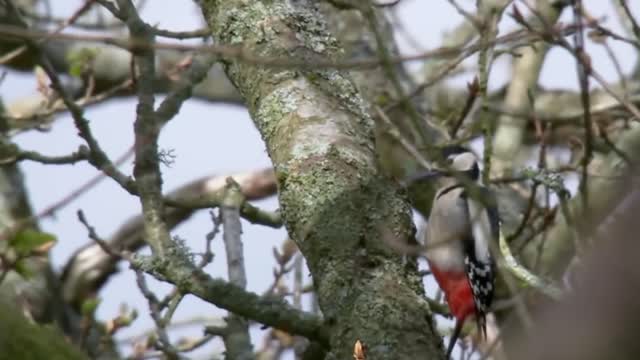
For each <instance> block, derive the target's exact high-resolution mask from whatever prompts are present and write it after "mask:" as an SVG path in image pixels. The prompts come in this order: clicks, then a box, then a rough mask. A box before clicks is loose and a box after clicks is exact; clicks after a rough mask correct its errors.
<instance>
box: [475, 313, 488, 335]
mask: <svg viewBox="0 0 640 360" xmlns="http://www.w3.org/2000/svg"><path fill="white" fill-rule="evenodd" d="M476 325H477V326H478V333H479V334H481V335H482V339H484V340H487V317H486V316H485V315H484V314H476Z"/></svg>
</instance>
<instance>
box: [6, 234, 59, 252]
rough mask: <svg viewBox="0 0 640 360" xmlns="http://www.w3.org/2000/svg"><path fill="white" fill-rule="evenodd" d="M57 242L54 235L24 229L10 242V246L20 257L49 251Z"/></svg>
mask: <svg viewBox="0 0 640 360" xmlns="http://www.w3.org/2000/svg"><path fill="white" fill-rule="evenodd" d="M55 242H56V237H55V236H53V235H52V234H49V233H45V232H41V231H37V230H33V229H24V230H20V231H19V232H18V233H17V234H16V235H15V236H14V237H13V238H12V239H11V240H10V241H9V245H10V246H11V248H13V249H14V250H15V251H16V253H17V254H18V255H19V256H27V255H30V254H31V253H33V252H40V250H41V249H46V250H48V249H50V248H51V246H52V245H53V244H54V243H55Z"/></svg>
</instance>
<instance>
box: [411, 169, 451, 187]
mask: <svg viewBox="0 0 640 360" xmlns="http://www.w3.org/2000/svg"><path fill="white" fill-rule="evenodd" d="M447 175H448V172H447V171H445V170H438V169H429V170H423V171H419V172H417V173H415V174H413V175H411V176H409V177H407V178H406V179H404V181H403V183H404V184H405V185H406V186H409V185H411V184H413V183H415V182H418V181H424V180H427V181H428V180H434V179H437V178H440V177H443V176H447Z"/></svg>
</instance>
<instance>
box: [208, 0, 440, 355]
mask: <svg viewBox="0 0 640 360" xmlns="http://www.w3.org/2000/svg"><path fill="white" fill-rule="evenodd" d="M201 5H202V8H203V12H204V14H205V17H206V19H207V22H208V24H209V26H210V28H211V30H212V32H213V36H214V38H215V39H216V40H217V41H219V42H220V43H224V44H227V45H240V44H241V45H243V46H245V47H246V48H247V50H248V51H250V53H251V54H256V56H271V57H273V56H282V57H287V56H296V57H305V58H307V59H309V62H310V64H311V63H312V62H313V59H317V58H325V59H326V58H338V57H340V56H341V49H340V47H339V45H338V43H337V42H336V40H335V39H334V38H333V37H332V36H330V35H329V34H328V32H327V31H326V29H325V25H324V23H323V21H322V20H321V16H320V15H319V13H317V12H316V11H315V10H313V9H308V8H304V7H302V6H300V7H297V8H295V9H294V8H292V7H290V6H289V5H288V1H232V0H224V1H222V0H221V1H215V0H208V1H201ZM225 70H226V72H227V75H228V76H229V78H230V79H231V80H232V82H233V83H234V84H235V86H236V87H237V88H238V90H239V92H240V93H241V94H242V96H243V97H244V98H245V103H246V104H247V106H248V109H249V111H250V113H251V116H252V118H253V120H254V122H255V123H256V125H257V127H258V129H259V130H260V132H261V134H262V137H263V139H264V141H265V142H266V144H267V149H268V152H269V155H270V157H271V159H272V161H273V164H274V167H275V170H276V175H277V178H278V185H279V195H280V203H281V207H282V212H283V217H284V219H285V221H286V226H287V229H288V231H289V233H290V235H291V236H292V238H293V239H295V240H296V242H297V243H298V245H299V247H300V249H301V250H302V252H303V254H304V255H305V257H306V259H307V261H308V264H309V267H310V270H311V273H312V275H313V279H314V285H315V288H316V291H317V293H318V297H319V302H320V306H321V308H322V311H323V314H324V316H325V319H326V322H327V324H328V325H329V326H330V328H331V339H330V343H331V347H332V349H331V352H330V353H329V355H328V358H335V359H348V358H351V357H352V353H351V352H352V349H353V345H354V343H355V342H356V340H358V339H360V340H361V341H362V342H364V343H365V344H366V345H367V347H368V354H369V358H371V359H410V358H418V357H420V358H440V357H441V356H442V353H441V349H440V339H439V338H438V336H437V335H436V334H435V332H434V331H433V327H432V323H431V317H430V314H429V311H428V306H427V304H426V302H425V301H424V299H423V294H422V287H421V281H420V278H419V277H418V276H417V274H416V271H415V270H416V268H415V263H413V262H407V263H404V262H403V261H402V259H401V256H400V255H398V254H396V253H394V252H392V251H390V250H389V249H388V247H387V246H386V244H385V243H384V241H383V238H384V237H396V238H400V239H407V238H410V237H412V235H413V234H412V231H413V229H412V225H411V217H410V209H409V207H408V206H407V205H406V203H405V202H404V201H402V199H401V198H400V197H399V196H398V194H397V193H396V192H395V191H394V188H393V187H392V185H391V184H390V183H389V182H388V181H387V180H385V179H384V178H383V177H382V176H381V174H380V172H379V170H378V168H377V165H376V161H375V151H374V141H373V123H372V120H371V119H370V118H369V116H368V114H367V113H366V111H365V107H364V105H363V102H362V100H361V98H360V96H359V94H358V92H357V90H356V89H355V87H354V86H353V84H352V82H351V81H350V79H349V78H348V77H346V76H345V74H343V73H341V72H338V71H335V70H316V69H313V68H312V66H310V68H309V69H306V70H295V69H282V68H277V69H276V68H265V67H257V66H252V65H248V64H245V63H242V62H233V61H229V62H225Z"/></svg>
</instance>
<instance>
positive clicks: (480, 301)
mask: <svg viewBox="0 0 640 360" xmlns="http://www.w3.org/2000/svg"><path fill="white" fill-rule="evenodd" d="M443 153H444V158H445V159H446V161H447V165H448V166H447V168H446V169H443V170H431V171H429V172H428V173H427V174H423V176H426V177H433V176H438V177H439V178H441V180H442V181H441V183H442V185H441V186H440V187H439V190H438V191H437V192H436V195H435V197H434V200H433V206H432V208H431V214H430V216H429V219H428V222H427V229H426V234H425V235H426V238H425V244H424V246H425V249H426V254H425V256H426V258H427V262H428V263H429V267H430V270H431V272H432V274H433V276H434V277H435V279H436V281H437V283H438V285H439V286H440V288H441V289H442V291H443V292H444V295H445V297H446V301H447V304H448V305H449V309H450V311H451V314H452V315H453V317H454V318H455V321H456V324H455V328H454V332H453V335H452V336H451V340H450V342H449V345H448V347H447V357H446V358H447V359H449V358H450V356H451V352H452V350H453V347H454V346H455V343H456V341H457V339H458V337H459V336H460V331H461V330H462V326H463V325H464V322H465V320H467V319H468V318H475V321H476V324H477V327H478V331H479V332H480V333H481V334H482V335H483V336H484V337H485V338H486V314H487V312H488V311H489V309H490V307H491V302H492V300H493V292H494V283H495V262H494V260H493V258H492V256H491V251H490V245H491V243H492V242H494V244H495V243H496V241H497V239H498V236H499V231H500V230H499V225H500V223H499V219H498V212H497V208H496V206H495V202H493V201H491V197H490V193H489V190H488V189H487V188H485V187H482V185H481V181H480V169H479V167H478V161H477V159H476V157H475V155H474V154H473V153H472V152H471V151H469V150H468V149H466V148H463V147H452V148H448V149H445V150H444V151H443ZM470 183H473V184H474V185H477V186H468V185H469V184H470Z"/></svg>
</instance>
